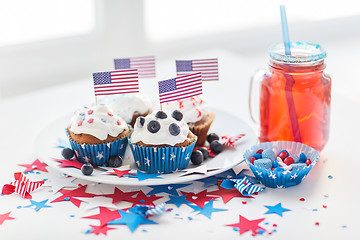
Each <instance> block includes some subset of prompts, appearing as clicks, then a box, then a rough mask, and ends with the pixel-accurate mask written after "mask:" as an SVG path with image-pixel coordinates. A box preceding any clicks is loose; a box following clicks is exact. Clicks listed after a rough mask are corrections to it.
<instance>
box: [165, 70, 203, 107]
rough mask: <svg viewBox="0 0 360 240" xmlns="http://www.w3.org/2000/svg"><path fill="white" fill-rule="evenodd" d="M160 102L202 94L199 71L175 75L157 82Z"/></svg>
mask: <svg viewBox="0 0 360 240" xmlns="http://www.w3.org/2000/svg"><path fill="white" fill-rule="evenodd" d="M158 84H159V98H160V103H166V102H172V101H176V100H180V99H184V98H190V97H194V96H197V95H200V94H202V78H201V73H193V74H190V75H186V76H181V77H176V78H172V79H168V80H164V81H160V82H159V83H158Z"/></svg>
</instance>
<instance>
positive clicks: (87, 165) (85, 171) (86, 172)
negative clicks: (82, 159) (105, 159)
mask: <svg viewBox="0 0 360 240" xmlns="http://www.w3.org/2000/svg"><path fill="white" fill-rule="evenodd" d="M93 171H94V167H93V166H92V165H91V164H90V163H85V164H84V165H82V167H81V172H82V173H83V174H84V175H86V176H90V175H91V174H92V173H93Z"/></svg>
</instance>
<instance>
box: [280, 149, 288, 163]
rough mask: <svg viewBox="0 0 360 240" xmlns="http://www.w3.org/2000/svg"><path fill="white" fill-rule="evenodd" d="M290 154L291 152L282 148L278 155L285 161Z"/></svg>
mask: <svg viewBox="0 0 360 240" xmlns="http://www.w3.org/2000/svg"><path fill="white" fill-rule="evenodd" d="M287 156H289V153H288V152H287V151H286V150H282V151H280V153H279V154H278V157H279V158H281V160H283V161H284V159H285V158H286V157H287Z"/></svg>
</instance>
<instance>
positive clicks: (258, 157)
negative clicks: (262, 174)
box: [253, 153, 262, 159]
mask: <svg viewBox="0 0 360 240" xmlns="http://www.w3.org/2000/svg"><path fill="white" fill-rule="evenodd" d="M253 157H254V158H255V159H260V158H262V155H261V153H255V154H254V155H253Z"/></svg>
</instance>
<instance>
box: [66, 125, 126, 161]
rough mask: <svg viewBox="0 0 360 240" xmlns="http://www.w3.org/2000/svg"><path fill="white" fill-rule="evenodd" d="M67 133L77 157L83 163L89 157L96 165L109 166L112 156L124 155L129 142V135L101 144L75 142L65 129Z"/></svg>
mask: <svg viewBox="0 0 360 240" xmlns="http://www.w3.org/2000/svg"><path fill="white" fill-rule="evenodd" d="M65 132H66V135H67V137H68V139H69V141H70V145H71V148H72V149H73V150H74V151H75V157H76V159H77V160H78V161H79V162H81V163H86V160H85V159H89V160H90V161H89V162H90V163H91V164H92V165H94V166H103V167H108V166H109V158H110V157H111V156H120V157H123V156H124V154H125V151H126V147H127V144H128V138H127V136H128V135H127V136H124V137H123V138H120V139H118V140H116V141H112V142H108V143H101V144H95V145H92V144H80V143H77V142H75V141H74V140H73V139H72V138H71V137H70V135H69V132H68V130H67V129H65Z"/></svg>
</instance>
